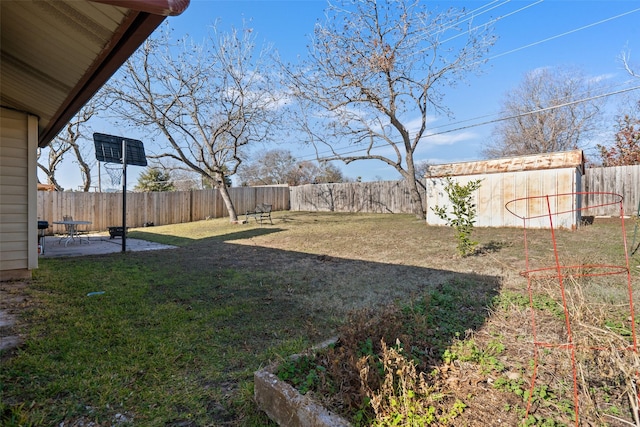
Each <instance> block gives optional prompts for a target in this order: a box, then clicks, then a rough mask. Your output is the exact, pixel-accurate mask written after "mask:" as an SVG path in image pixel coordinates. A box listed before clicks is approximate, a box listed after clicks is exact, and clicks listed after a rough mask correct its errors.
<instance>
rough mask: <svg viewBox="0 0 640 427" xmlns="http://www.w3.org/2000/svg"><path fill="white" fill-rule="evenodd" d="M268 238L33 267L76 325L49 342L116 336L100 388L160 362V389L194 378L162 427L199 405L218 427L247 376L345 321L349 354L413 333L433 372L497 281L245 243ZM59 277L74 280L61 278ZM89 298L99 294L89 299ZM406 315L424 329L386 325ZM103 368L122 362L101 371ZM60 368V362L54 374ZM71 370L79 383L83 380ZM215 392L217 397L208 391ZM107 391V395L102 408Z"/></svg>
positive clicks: (480, 312)
mask: <svg viewBox="0 0 640 427" xmlns="http://www.w3.org/2000/svg"><path fill="white" fill-rule="evenodd" d="M279 231H281V228H271V227H269V228H267V227H263V228H251V229H247V230H241V231H237V232H232V233H228V234H225V235H220V236H215V237H209V238H204V239H199V240H191V241H190V242H189V244H188V245H186V246H183V247H178V248H176V249H170V250H163V251H145V252H129V253H127V254H126V256H123V255H122V254H107V255H100V256H97V255H93V256H87V257H77V258H74V259H73V262H71V263H70V262H68V261H65V260H60V259H50V260H46V261H45V260H43V262H42V264H43V265H42V268H43V270H45V271H46V273H45V274H46V275H56V277H57V276H60V277H62V278H63V280H60V281H59V283H60V285H58V286H60V289H59V290H57V291H56V292H58V293H59V294H60V295H64V301H65V304H67V305H69V304H70V305H71V306H73V307H79V308H81V309H82V310H84V311H85V312H86V313H87V314H86V316H85V317H84V318H83V319H82V322H76V323H74V322H71V321H70V322H69V323H68V324H65V325H64V327H62V326H60V328H61V329H59V330H56V332H55V333H52V334H51V335H52V336H54V335H60V334H63V335H64V334H69V336H71V337H73V340H74V341H76V342H79V343H82V347H83V348H84V347H86V348H94V347H95V348H97V347H101V346H102V347H104V346H105V345H107V344H104V343H94V342H93V341H94V340H95V339H96V337H95V336H93V335H91V333H90V332H91V331H95V330H106V331H116V332H117V331H127V334H128V335H121V334H120V333H119V332H118V333H116V332H114V333H116V335H113V333H112V334H111V335H109V337H108V342H109V344H108V346H109V353H108V354H109V355H111V356H107V354H106V353H105V354H104V355H103V358H105V359H104V360H100V361H99V363H100V366H101V368H100V369H106V367H104V366H102V365H105V366H109V372H111V374H110V375H111V376H115V377H118V378H127V375H128V372H129V371H135V372H143V371H146V370H148V369H151V368H150V367H152V366H155V365H158V366H165V362H162V361H163V360H165V359H166V358H167V357H169V356H167V355H170V357H171V358H172V359H171V360H176V362H173V363H172V366H171V367H167V368H163V369H165V370H170V371H171V372H164V371H163V377H167V378H174V377H175V378H177V377H185V378H186V377H188V378H192V377H193V378H194V380H193V383H194V384H197V385H198V387H196V388H194V390H193V391H191V392H190V396H191V395H193V394H194V393H195V394H196V395H195V396H191V397H190V399H189V400H187V401H185V402H183V403H181V404H180V405H179V406H175V407H174V406H172V405H173V404H172V403H170V397H167V398H166V399H169V400H167V401H162V400H159V401H158V406H159V407H163V406H165V405H168V406H170V407H172V408H174V409H173V412H172V418H171V419H168V420H165V421H166V423H167V424H166V425H172V424H171V423H178V424H179V423H181V422H186V421H187V420H189V419H190V417H192V414H194V413H199V412H200V413H201V412H202V410H201V409H202V408H201V406H199V405H201V402H202V400H203V399H206V400H207V401H208V402H209V403H208V405H207V407H211V408H213V409H212V410H211V412H210V413H209V412H208V413H207V415H206V419H203V424H213V425H221V424H224V423H228V422H229V420H230V419H233V418H234V417H235V416H236V415H237V413H236V411H238V409H237V408H236V407H234V403H233V401H234V400H235V399H236V397H237V396H238V395H239V394H241V393H242V390H241V387H242V385H243V384H244V383H247V382H249V381H251V380H252V378H253V372H254V371H256V370H258V369H260V368H261V367H262V366H265V365H267V364H268V363H270V362H271V361H273V360H279V359H282V358H285V357H287V356H289V355H291V354H292V353H295V352H299V351H300V350H303V349H304V348H305V347H308V346H310V345H312V344H316V343H318V342H321V341H324V340H325V339H326V338H329V337H332V336H335V335H336V334H337V333H339V332H341V331H342V330H344V327H345V326H346V325H348V324H349V323H350V322H351V321H352V320H353V319H355V318H357V316H358V315H357V314H355V316H356V317H353V316H354V313H360V317H359V318H360V319H361V320H360V321H361V322H362V325H363V327H362V328H359V329H357V332H354V333H353V336H352V338H353V340H354V341H352V344H353V343H361V342H367V340H370V341H371V342H372V343H373V346H377V345H378V339H379V337H380V335H377V336H376V333H378V332H380V333H381V334H383V335H385V339H387V340H388V341H387V342H388V343H391V344H392V343H394V342H395V339H394V338H396V334H403V337H400V338H401V339H404V340H406V339H407V338H406V336H407V334H411V333H412V334H414V335H415V336H416V337H419V341H418V340H414V341H412V342H413V343H415V344H416V348H421V349H422V350H421V351H422V353H420V356H419V357H422V358H423V362H422V364H423V365H424V366H435V365H437V364H438V363H441V361H442V353H443V351H444V349H445V348H446V347H447V346H449V345H450V344H451V343H452V342H453V341H454V340H455V339H456V338H458V337H464V336H465V334H466V333H467V332H469V331H475V330H478V329H479V328H481V327H482V326H483V324H484V323H485V321H486V318H487V316H488V315H489V313H490V311H491V310H490V309H491V307H492V301H493V300H494V297H495V296H496V295H498V293H499V291H500V286H501V280H500V278H499V277H497V276H488V275H480V274H472V273H461V272H456V271H451V270H440V269H433V268H424V267H417V266H411V265H400V264H393V263H385V262H373V261H364V260H358V259H350V258H342V257H337V256H333V255H331V248H330V247H327V249H326V254H322V255H319V254H310V253H303V252H297V251H287V250H281V249H274V248H268V247H263V246H258V245H256V244H252V241H251V240H248V241H246V239H250V238H251V237H255V236H261V235H266V234H272V233H277V232H279ZM137 233H140V234H139V236H140V237H142V235H143V234H145V233H144V232H137ZM240 240H245V241H244V242H239V241H240ZM71 266H73V267H71ZM71 268H73V269H75V270H71ZM64 269H69V271H70V272H71V271H82V272H83V274H82V275H78V274H72V273H70V274H68V275H67V274H64V273H62V271H64ZM138 272H141V273H138ZM129 276H131V278H130V277H129ZM134 278H135V280H134ZM96 286H100V290H101V291H104V294H103V295H101V296H100V298H99V299H96V298H88V297H87V293H89V292H91V291H95V290H96V289H97V287H96ZM97 302H99V304H98V303H97ZM391 306H396V307H398V311H396V312H395V313H396V314H395V316H396V318H394V319H395V320H394V319H392V318H390V317H387V318H385V317H384V316H382V317H378V318H377V321H376V323H375V325H376V326H375V327H372V328H367V327H366V326H367V325H374V323H373V322H374V318H375V317H376V316H374V314H376V313H378V314H382V315H384V314H387V313H390V311H389V309H388V308H389V307H391ZM60 310H61V311H62V312H63V311H64V309H63V308H61V309H60ZM113 313H118V315H115V316H114V315H113ZM363 313H364V314H363ZM367 313H369V314H371V315H366V314H367ZM405 315H409V316H413V317H414V318H416V319H417V318H420V317H421V318H422V319H423V320H424V321H423V322H422V323H421V324H417V323H416V324H414V325H413V328H414V329H413V331H409V332H407V331H406V330H401V329H400V326H402V324H403V323H405V324H406V322H397V321H396V320H398V319H402V318H403V317H402V316H405ZM61 318H66V317H64V316H62V317H61ZM367 321H370V323H367ZM383 326H390V327H389V328H386V329H384V330H383ZM52 327H54V325H52ZM394 328H395V329H394ZM123 333H124V332H123ZM177 337H179V339H178V338H177ZM160 343H161V345H160ZM429 347H430V348H429ZM111 357H117V358H119V359H126V360H128V362H127V364H126V365H125V366H119V365H114V366H112V364H111V362H110V360H111V359H110V358H111ZM174 357H175V359H173V358H174ZM65 363H67V362H65V360H61V361H60V366H61V369H63V370H64V364H65ZM68 363H70V364H71V365H73V363H75V361H74V360H73V359H70V360H69V362H68ZM73 366H74V367H73V369H74V371H77V372H81V373H79V374H78V375H83V374H82V373H86V374H88V373H90V372H92V370H91V368H87V369H79V368H78V369H76V368H77V367H76V366H75V365H73ZM194 367H197V369H194ZM69 369H71V368H69ZM96 369H98V368H96ZM174 369H175V371H173V370H174ZM111 376H110V377H109V378H111ZM152 379H153V378H152V377H149V378H147V377H140V378H139V379H137V380H136V387H137V388H139V389H146V388H149V389H153V388H154V387H158V385H157V384H155V383H154V382H153V381H152ZM146 381H150V382H149V383H147V382H146ZM96 387H98V388H100V389H101V390H105V391H104V393H105V396H104V398H105V400H107V401H115V399H117V391H116V389H117V387H113V386H112V384H108V383H105V384H104V385H103V386H100V385H99V384H98V385H97V386H96ZM218 389H224V390H225V393H217V392H214V393H212V392H210V391H207V390H218ZM108 390H114V391H113V392H112V393H114V394H113V396H108V394H109V393H110V392H109V391H108ZM68 392H69V394H70V395H73V396H76V395H77V396H83V393H84V391H83V390H68ZM197 393H203V395H202V396H201V397H198V396H199V395H197ZM158 395H159V396H160V394H158ZM229 396H235V397H234V398H230V397H229ZM163 398H164V397H159V398H158V399H163ZM58 403H59V404H60V405H64V404H65V403H64V402H57V403H56V404H58ZM133 410H135V408H134V409H133ZM207 411H208V410H207ZM238 416H239V415H238ZM265 425H266V424H265Z"/></svg>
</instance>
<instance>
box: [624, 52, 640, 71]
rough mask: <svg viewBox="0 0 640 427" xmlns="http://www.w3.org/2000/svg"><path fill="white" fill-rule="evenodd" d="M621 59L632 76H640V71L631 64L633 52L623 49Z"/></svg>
mask: <svg viewBox="0 0 640 427" xmlns="http://www.w3.org/2000/svg"><path fill="white" fill-rule="evenodd" d="M620 61H621V62H622V65H623V66H624V69H625V70H626V71H627V73H629V75H630V76H631V77H635V78H640V72H639V71H637V70H636V69H635V67H634V66H633V65H632V64H631V52H629V51H623V52H622V53H621V54H620Z"/></svg>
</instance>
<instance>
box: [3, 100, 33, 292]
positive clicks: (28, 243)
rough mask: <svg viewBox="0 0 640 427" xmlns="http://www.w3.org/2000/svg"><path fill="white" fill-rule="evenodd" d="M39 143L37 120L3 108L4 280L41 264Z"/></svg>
mask: <svg viewBox="0 0 640 427" xmlns="http://www.w3.org/2000/svg"><path fill="white" fill-rule="evenodd" d="M36 146H37V119H36V118H35V117H33V116H29V115H28V114H25V113H21V112H17V111H13V110H8V109H4V108H3V109H0V280H9V279H19V278H25V277H30V276H31V273H30V270H31V269H33V268H36V267H37V266H38V254H37V227H35V224H36V221H37V218H36V215H37V214H36ZM30 224H33V225H34V226H30Z"/></svg>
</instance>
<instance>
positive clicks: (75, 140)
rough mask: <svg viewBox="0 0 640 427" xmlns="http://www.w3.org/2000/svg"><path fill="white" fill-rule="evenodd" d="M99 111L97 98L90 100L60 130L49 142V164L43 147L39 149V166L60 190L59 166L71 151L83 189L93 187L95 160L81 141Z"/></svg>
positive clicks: (86, 136) (50, 181) (88, 131)
mask: <svg viewBox="0 0 640 427" xmlns="http://www.w3.org/2000/svg"><path fill="white" fill-rule="evenodd" d="M98 111H99V106H98V103H97V102H96V101H95V100H91V101H89V102H88V103H87V104H86V105H85V106H84V107H82V109H81V110H80V111H79V112H78V113H77V114H76V115H75V116H74V117H73V119H71V121H70V122H69V123H67V125H66V127H65V128H64V129H63V130H62V131H60V133H59V134H58V135H56V137H55V138H54V139H53V141H52V142H51V144H49V150H48V156H47V164H46V165H45V164H44V163H43V162H42V160H41V157H42V149H39V150H38V168H40V170H42V171H43V172H44V173H45V174H46V175H47V180H48V181H49V184H53V185H54V186H55V187H56V189H57V190H58V191H62V190H63V189H62V187H61V186H60V184H59V183H58V181H57V179H56V176H55V175H56V172H57V169H58V166H60V164H61V163H62V161H63V160H64V158H65V155H66V154H67V153H69V152H71V153H73V155H74V157H75V159H74V162H75V163H77V164H78V167H79V169H80V175H81V177H82V191H85V192H86V191H89V190H90V189H91V168H92V166H93V164H95V162H91V161H89V160H88V159H89V156H90V154H89V153H88V151H89V150H87V148H86V147H87V145H81V144H80V142H81V141H82V140H84V139H87V138H88V135H89V134H90V133H91V129H90V128H89V127H88V122H89V121H90V120H91V118H92V117H94V116H95V115H96V114H97V112H98Z"/></svg>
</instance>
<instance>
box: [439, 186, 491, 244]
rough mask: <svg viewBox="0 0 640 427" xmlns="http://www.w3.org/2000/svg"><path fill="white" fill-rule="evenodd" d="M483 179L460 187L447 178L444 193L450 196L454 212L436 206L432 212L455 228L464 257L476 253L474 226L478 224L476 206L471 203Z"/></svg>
mask: <svg viewBox="0 0 640 427" xmlns="http://www.w3.org/2000/svg"><path fill="white" fill-rule="evenodd" d="M481 181H482V180H481V179H476V180H474V181H469V182H468V183H467V184H466V185H460V183H458V182H454V181H453V180H452V179H451V178H449V177H447V184H446V185H445V187H444V191H445V192H446V193H447V195H448V196H449V200H450V201H451V205H452V207H453V212H452V213H451V214H449V213H447V209H446V208H445V207H442V206H434V207H432V208H431V210H432V211H433V212H434V213H435V214H436V215H437V216H438V217H439V218H440V219H442V220H443V221H445V222H446V223H447V225H448V226H450V227H453V228H455V230H456V240H458V253H459V254H460V255H462V256H466V255H469V254H471V253H473V252H474V251H475V247H476V246H477V245H478V242H474V241H472V240H471V233H472V232H473V225H474V224H475V222H476V214H477V213H476V205H475V204H473V203H471V199H472V197H473V192H474V191H476V190H477V189H478V188H480V182H481Z"/></svg>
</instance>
